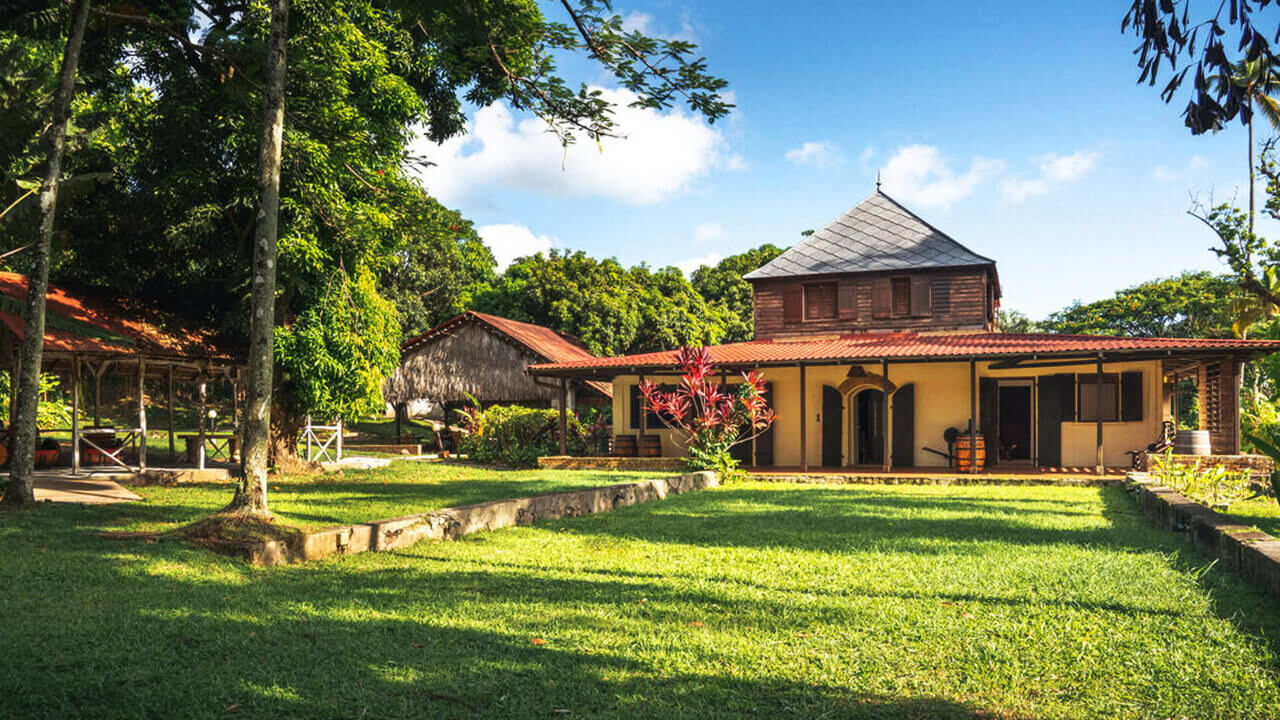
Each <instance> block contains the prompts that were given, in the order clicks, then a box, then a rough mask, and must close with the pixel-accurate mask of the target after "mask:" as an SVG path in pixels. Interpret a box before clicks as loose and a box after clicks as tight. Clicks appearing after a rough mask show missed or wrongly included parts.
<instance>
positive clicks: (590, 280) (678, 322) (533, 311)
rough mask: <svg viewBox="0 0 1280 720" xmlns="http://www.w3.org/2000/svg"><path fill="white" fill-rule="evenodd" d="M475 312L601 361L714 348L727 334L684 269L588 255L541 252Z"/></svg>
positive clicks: (478, 299)
mask: <svg viewBox="0 0 1280 720" xmlns="http://www.w3.org/2000/svg"><path fill="white" fill-rule="evenodd" d="M473 309H475V310H481V311H483V312H490V313H493V314H495V315H501V316H504V317H509V318H512V319H515V320H524V321H526V322H532V323H537V324H539V325H546V326H547V327H551V328H555V329H557V330H560V331H561V332H565V333H568V334H570V335H573V336H575V337H577V338H578V339H580V340H581V341H582V342H583V344H585V345H586V347H587V348H588V349H590V350H591V351H592V352H593V353H596V354H598V355H622V354H627V353H636V352H648V351H652V350H669V349H671V348H673V347H677V346H679V345H684V344H695V345H704V344H705V345H711V344H716V343H718V342H720V341H721V338H722V334H721V328H720V326H719V323H718V322H717V321H716V319H715V316H714V314H712V313H710V312H709V311H708V308H707V303H706V301H705V300H703V298H702V296H701V295H699V294H698V293H697V291H695V290H694V288H693V286H692V285H690V284H689V281H688V280H686V279H685V277H684V275H683V274H682V273H681V272H680V271H679V270H678V269H676V268H663V269H661V270H656V271H654V270H650V269H649V268H648V267H646V266H644V265H639V266H637V267H634V268H631V269H629V270H628V269H626V268H624V267H622V265H621V264H619V263H618V261H617V260H614V259H612V258H609V259H606V260H596V259H594V258H592V257H590V256H588V255H587V254H586V253H583V252H581V251H577V252H561V251H559V250H552V251H551V253H550V254H548V255H544V254H542V253H538V254H537V255H532V256H530V257H524V258H520V259H519V260H517V261H516V262H515V263H513V264H512V265H511V266H510V267H509V268H507V271H506V272H505V273H503V275H502V276H501V277H500V278H498V279H497V280H496V281H495V282H494V283H493V284H492V285H490V286H488V287H485V288H481V289H479V290H477V292H476V295H475V303H474V306H473Z"/></svg>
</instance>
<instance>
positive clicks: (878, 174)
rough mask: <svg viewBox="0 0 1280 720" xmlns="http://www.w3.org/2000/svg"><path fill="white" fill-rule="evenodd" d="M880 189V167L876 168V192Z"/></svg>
mask: <svg viewBox="0 0 1280 720" xmlns="http://www.w3.org/2000/svg"><path fill="white" fill-rule="evenodd" d="M879 191H880V168H876V192H879Z"/></svg>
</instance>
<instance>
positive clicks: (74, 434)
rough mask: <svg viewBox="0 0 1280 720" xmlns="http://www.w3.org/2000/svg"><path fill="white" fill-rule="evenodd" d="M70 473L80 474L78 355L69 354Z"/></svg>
mask: <svg viewBox="0 0 1280 720" xmlns="http://www.w3.org/2000/svg"><path fill="white" fill-rule="evenodd" d="M71 474H72V475H79V474H80V356H79V355H72V356H71Z"/></svg>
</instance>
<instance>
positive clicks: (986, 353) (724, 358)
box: [529, 332, 1280, 375]
mask: <svg viewBox="0 0 1280 720" xmlns="http://www.w3.org/2000/svg"><path fill="white" fill-rule="evenodd" d="M707 350H708V351H709V352H710V353H711V360H712V362H713V363H715V364H717V365H727V366H739V367H750V366H755V365H764V366H767V365H785V364H795V363H800V362H814V363H819V362H855V361H872V360H881V359H886V360H899V361H903V360H917V361H922V360H947V359H952V360H967V359H970V358H974V359H979V360H984V359H994V358H1013V357H1029V356H1043V357H1052V356H1073V355H1074V356H1094V355H1097V354H1099V353H1105V354H1109V355H1132V354H1154V355H1158V354H1164V353H1167V354H1173V355H1176V354H1179V353H1181V354H1209V353H1215V352H1221V353H1267V352H1275V351H1277V350H1280V341H1276V340H1234V339H1202V338H1138V337H1115V336H1106V335H1048V334H1025V335H1024V334H1015V333H999V332H980V333H955V334H932V335H930V334H917V333H906V332H899V333H860V334H854V335H830V336H824V337H816V338H805V339H797V340H751V341H748V342H741V343H732V344H729V345H714V346H711V347H708V348H707ZM675 366H676V351H675V350H666V351H662V352H653V353H642V354H639V355H622V356H617V357H608V358H592V359H579V360H572V361H568V362H559V363H547V364H542V365H534V366H532V367H530V368H529V371H530V372H531V373H534V374H540V375H572V374H575V373H577V372H581V373H582V374H589V373H590V372H591V371H613V372H614V374H618V373H619V372H625V371H629V370H632V369H635V370H644V369H669V368H673V367H675Z"/></svg>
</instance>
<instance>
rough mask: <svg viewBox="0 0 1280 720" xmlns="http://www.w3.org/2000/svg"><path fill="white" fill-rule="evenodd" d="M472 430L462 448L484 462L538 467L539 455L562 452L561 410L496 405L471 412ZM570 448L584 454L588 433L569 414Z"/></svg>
mask: <svg viewBox="0 0 1280 720" xmlns="http://www.w3.org/2000/svg"><path fill="white" fill-rule="evenodd" d="M467 423H468V425H469V427H470V430H471V433H470V434H468V435H466V436H465V437H463V439H462V441H461V443H460V445H459V448H458V450H459V452H461V453H463V454H465V455H466V456H467V458H468V459H469V460H472V461H474V462H478V463H481V464H482V465H500V466H502V467H513V468H532V467H537V465H538V458H539V457H543V456H547V455H559V454H560V411H559V410H556V409H554V408H529V407H523V406H520V405H494V406H492V407H490V408H487V409H484V410H479V409H476V410H472V411H471V412H470V413H468V414H467ZM567 425H568V434H567V450H568V453H569V454H570V455H582V454H583V453H584V451H585V450H586V433H585V432H584V431H583V428H582V425H581V424H580V423H579V422H578V418H577V417H576V416H575V415H574V414H572V413H569V414H568V417H567Z"/></svg>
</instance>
